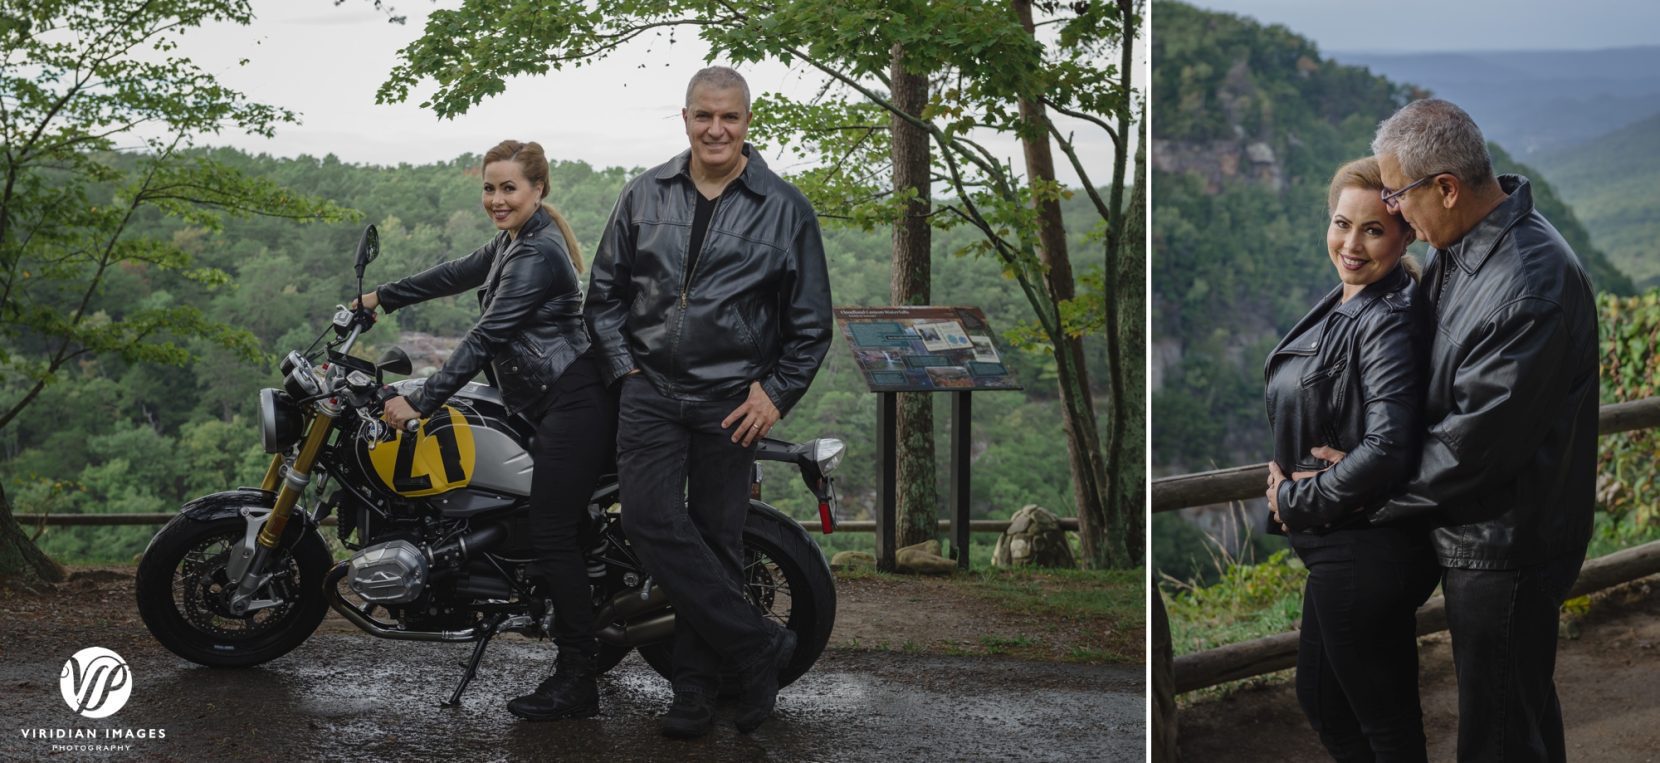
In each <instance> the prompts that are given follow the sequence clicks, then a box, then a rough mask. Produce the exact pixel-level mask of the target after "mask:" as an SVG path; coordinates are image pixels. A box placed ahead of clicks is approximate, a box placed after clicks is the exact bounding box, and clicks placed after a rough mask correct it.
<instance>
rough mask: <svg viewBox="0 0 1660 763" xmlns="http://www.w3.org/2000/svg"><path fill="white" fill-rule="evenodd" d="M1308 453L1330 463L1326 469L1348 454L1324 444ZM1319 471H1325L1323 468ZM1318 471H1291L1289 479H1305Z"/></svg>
mask: <svg viewBox="0 0 1660 763" xmlns="http://www.w3.org/2000/svg"><path fill="white" fill-rule="evenodd" d="M1308 454H1309V455H1311V456H1313V457H1315V458H1318V459H1320V460H1321V461H1325V462H1326V463H1328V464H1331V466H1328V467H1326V469H1330V468H1331V467H1332V466H1336V465H1337V462H1338V461H1342V460H1343V457H1344V456H1347V455H1349V454H1347V453H1344V452H1343V451H1341V450H1338V449H1336V448H1330V447H1327V446H1325V445H1321V446H1320V447H1318V448H1315V449H1313V450H1311V451H1309V452H1308ZM1321 471H1325V470H1324V469H1322V470H1321ZM1319 473H1320V472H1292V473H1291V479H1294V480H1306V479H1308V478H1310V477H1313V476H1314V475H1316V474H1319Z"/></svg>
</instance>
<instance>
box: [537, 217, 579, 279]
mask: <svg viewBox="0 0 1660 763" xmlns="http://www.w3.org/2000/svg"><path fill="white" fill-rule="evenodd" d="M542 209H545V210H547V213H548V217H551V218H553V223H554V224H555V225H558V226H559V233H560V235H562V236H564V237H565V252H566V253H567V254H569V255H570V256H571V265H573V266H575V267H576V272H578V273H581V272H582V247H581V246H579V245H578V244H577V243H576V234H575V233H573V232H571V224H570V223H568V222H565V216H564V215H562V214H559V210H557V209H554V208H553V205H552V204H549V203H547V202H545V201H544V202H542Z"/></svg>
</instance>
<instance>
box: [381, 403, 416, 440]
mask: <svg viewBox="0 0 1660 763" xmlns="http://www.w3.org/2000/svg"><path fill="white" fill-rule="evenodd" d="M380 417H381V419H382V420H384V421H385V422H386V423H388V424H391V425H392V428H393V429H396V430H398V431H399V432H402V431H404V426H405V425H406V424H408V423H409V422H411V421H414V420H416V419H419V418H421V414H420V413H418V412H417V411H416V410H415V407H414V406H412V405H410V404H409V400H408V399H406V398H405V397H404V396H403V395H399V396H397V397H394V398H392V399H391V400H388V401H386V409H385V410H383V411H381V414H380Z"/></svg>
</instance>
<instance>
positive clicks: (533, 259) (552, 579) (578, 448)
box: [360, 140, 617, 720]
mask: <svg viewBox="0 0 1660 763" xmlns="http://www.w3.org/2000/svg"><path fill="white" fill-rule="evenodd" d="M482 174H483V178H484V196H483V203H484V212H485V214H487V215H489V216H490V219H491V221H492V222H494V223H495V226H496V229H497V230H498V231H499V232H498V233H497V234H496V235H495V237H493V238H491V239H490V241H489V242H488V243H486V244H485V245H484V246H482V247H480V248H479V249H478V251H475V252H473V253H472V254H470V255H468V256H466V257H462V258H460V259H457V260H451V261H449V262H445V263H443V264H440V265H436V266H434V267H432V268H430V269H428V270H426V271H423V272H421V273H418V274H416V275H412V276H409V277H407V278H404V279H402V280H399V281H394V282H392V283H388V284H383V285H381V286H380V287H378V288H376V289H375V290H374V291H372V292H370V293H368V294H364V295H363V296H362V297H360V301H361V302H362V304H363V305H365V306H367V307H369V308H371V309H373V308H375V307H376V306H379V307H381V308H383V309H385V310H386V311H387V312H391V311H393V310H396V309H398V308H400V307H404V306H406V305H411V304H415V303H417V302H421V301H424V300H428V299H432V298H434V297H443V296H449V295H452V294H459V293H461V292H463V291H466V290H468V289H474V288H477V289H478V290H479V291H478V299H479V307H480V308H481V310H482V315H480V317H479V319H478V323H476V324H474V326H473V327H472V329H471V330H469V331H468V332H467V334H466V336H465V337H464V338H463V339H462V340H461V343H460V345H459V346H457V347H456V349H455V352H454V353H453V354H451V355H450V358H449V360H448V361H447V362H445V363H444V366H443V368H442V369H440V370H439V371H438V373H436V374H434V375H433V376H432V377H431V378H429V379H427V381H426V383H425V384H424V385H423V386H422V387H421V388H420V389H419V390H417V391H416V392H413V393H411V394H410V395H409V397H407V398H404V397H397V398H393V399H392V400H390V401H388V402H387V404H386V413H385V418H386V420H387V421H388V422H389V423H391V424H392V425H393V426H397V427H402V426H403V425H404V423H405V422H407V421H409V420H412V419H417V418H425V417H427V416H429V415H431V414H432V413H433V412H435V411H436V410H438V409H439V408H440V407H442V406H443V404H444V401H445V400H447V399H448V398H449V397H450V396H451V395H453V394H454V393H455V392H456V391H457V390H459V389H460V388H461V387H462V385H464V384H466V383H467V380H469V379H471V378H472V377H473V376H474V375H476V374H477V373H478V372H479V371H481V370H482V371H485V373H486V374H487V375H489V376H490V378H491V381H492V382H494V383H495V385H496V386H497V387H498V388H499V389H500V390H501V394H502V399H503V402H505V403H506V405H507V407H508V409H509V411H511V412H514V413H518V414H520V415H523V416H524V417H525V418H526V419H528V420H529V421H531V422H532V423H533V424H535V427H536V434H535V441H534V443H533V444H532V446H531V458H532V461H533V464H534V466H535V472H534V476H533V477H532V480H531V489H530V502H531V507H532V508H531V515H530V516H531V545H532V547H533V548H534V549H535V552H536V562H535V564H533V565H532V567H531V572H532V576H533V578H534V580H535V582H536V583H537V585H538V587H540V588H541V590H542V591H543V593H544V595H545V596H546V597H547V598H548V599H550V600H551V601H552V604H553V611H554V620H553V627H554V634H553V640H554V643H555V644H556V645H558V648H559V656H558V660H557V661H556V664H555V670H554V673H553V676H552V677H550V678H548V679H547V680H545V681H543V682H542V684H541V685H540V686H539V687H538V688H537V689H536V691H535V692H533V693H531V694H528V695H525V696H522V697H518V698H516V699H513V700H512V701H510V702H509V703H508V710H509V711H510V712H512V713H513V714H514V715H517V716H519V717H521V718H525V719H529V720H552V719H556V718H585V717H588V716H592V715H594V714H595V713H597V712H599V691H598V687H597V683H596V676H597V670H596V665H595V659H596V657H597V652H598V646H597V642H596V640H595V638H594V627H593V602H592V599H591V595H592V594H591V593H590V591H589V587H588V573H587V570H586V568H585V566H584V563H583V559H582V545H581V543H582V538H581V531H582V528H583V527H584V525H585V520H586V517H587V506H588V498H589V496H590V495H592V494H593V491H594V485H595V482H596V481H597V480H598V478H599V475H600V474H601V473H602V472H604V471H607V470H608V468H609V467H608V464H610V463H612V459H614V458H615V454H616V447H615V437H616V420H617V413H616V401H615V400H614V399H613V397H612V396H611V395H610V393H608V392H607V390H606V388H605V384H604V382H603V381H602V377H601V373H600V368H599V366H598V364H597V363H596V362H595V361H594V359H593V358H592V357H591V356H590V355H589V353H588V348H589V340H588V332H587V328H586V327H585V325H584V324H583V322H582V284H581V281H580V280H579V278H578V272H579V271H580V270H581V269H582V257H581V254H580V252H579V251H578V250H577V244H576V237H575V236H574V235H573V234H572V233H571V229H570V225H569V224H567V223H566V222H565V219H564V218H563V217H562V216H560V214H559V213H558V212H557V211H555V210H554V209H553V207H551V206H548V205H546V204H545V203H543V201H542V199H544V198H546V196H547V194H548V160H547V157H546V156H545V155H544V154H543V152H542V147H541V146H540V145H538V144H536V143H521V142H519V141H515V140H507V141H502V142H501V143H500V144H499V145H497V146H496V147H495V148H492V149H490V151H489V152H487V153H486V154H485V155H484V166H483V169H482Z"/></svg>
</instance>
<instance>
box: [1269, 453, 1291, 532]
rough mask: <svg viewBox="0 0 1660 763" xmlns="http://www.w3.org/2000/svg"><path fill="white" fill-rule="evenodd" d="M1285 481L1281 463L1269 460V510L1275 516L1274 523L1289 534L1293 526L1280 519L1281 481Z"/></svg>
mask: <svg viewBox="0 0 1660 763" xmlns="http://www.w3.org/2000/svg"><path fill="white" fill-rule="evenodd" d="M1284 481H1285V472H1282V471H1280V465H1279V464H1276V463H1274V462H1273V461H1269V462H1268V512H1269V516H1270V517H1272V518H1273V520H1274V524H1276V525H1279V526H1280V529H1281V530H1284V531H1285V532H1286V534H1287V535H1289V534H1291V528H1290V527H1287V526H1286V524H1285V522H1282V521H1280V483H1281V482H1284Z"/></svg>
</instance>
